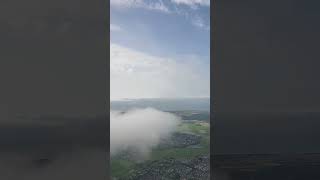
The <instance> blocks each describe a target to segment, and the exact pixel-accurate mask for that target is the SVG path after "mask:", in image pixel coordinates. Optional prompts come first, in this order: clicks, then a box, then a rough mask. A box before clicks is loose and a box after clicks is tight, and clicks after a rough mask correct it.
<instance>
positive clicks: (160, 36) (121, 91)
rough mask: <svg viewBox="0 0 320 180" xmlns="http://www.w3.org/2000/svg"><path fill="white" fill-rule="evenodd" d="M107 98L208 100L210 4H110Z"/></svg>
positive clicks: (187, 0)
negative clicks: (108, 83) (193, 98)
mask: <svg viewBox="0 0 320 180" xmlns="http://www.w3.org/2000/svg"><path fill="white" fill-rule="evenodd" d="M110 7H111V8H110V81H111V82H110V86H111V87H110V88H111V89H110V98H111V100H121V99H139V98H190V97H209V95H210V1H209V0H111V1H110Z"/></svg>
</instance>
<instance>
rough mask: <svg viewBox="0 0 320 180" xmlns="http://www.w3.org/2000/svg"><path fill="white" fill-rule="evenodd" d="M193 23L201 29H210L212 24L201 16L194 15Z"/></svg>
mask: <svg viewBox="0 0 320 180" xmlns="http://www.w3.org/2000/svg"><path fill="white" fill-rule="evenodd" d="M191 23H192V24H193V25H194V26H196V27H198V28H201V29H204V30H210V25H209V24H207V23H206V22H205V20H204V19H202V18H201V17H200V16H194V17H192V18H191Z"/></svg>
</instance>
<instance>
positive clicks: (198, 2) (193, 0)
mask: <svg viewBox="0 0 320 180" xmlns="http://www.w3.org/2000/svg"><path fill="white" fill-rule="evenodd" d="M171 2H173V3H176V4H178V5H181V4H183V5H188V6H190V7H193V8H195V7H197V6H210V0H171Z"/></svg>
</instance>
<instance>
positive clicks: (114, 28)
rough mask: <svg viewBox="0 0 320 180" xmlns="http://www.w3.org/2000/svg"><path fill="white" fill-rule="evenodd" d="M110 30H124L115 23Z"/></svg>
mask: <svg viewBox="0 0 320 180" xmlns="http://www.w3.org/2000/svg"><path fill="white" fill-rule="evenodd" d="M110 31H122V28H121V27H120V26H118V25H115V24H110Z"/></svg>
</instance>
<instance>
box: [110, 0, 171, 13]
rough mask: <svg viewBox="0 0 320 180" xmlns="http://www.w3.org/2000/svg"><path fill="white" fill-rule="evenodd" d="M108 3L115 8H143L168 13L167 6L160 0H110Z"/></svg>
mask: <svg viewBox="0 0 320 180" xmlns="http://www.w3.org/2000/svg"><path fill="white" fill-rule="evenodd" d="M110 4H111V5H112V6H113V7H116V8H143V9H147V10H155V11H160V12H165V13H170V10H169V8H168V7H167V6H166V5H165V4H164V3H163V1H162V0H159V1H155V2H150V1H146V0H111V1H110Z"/></svg>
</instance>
